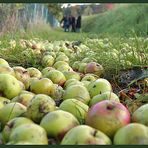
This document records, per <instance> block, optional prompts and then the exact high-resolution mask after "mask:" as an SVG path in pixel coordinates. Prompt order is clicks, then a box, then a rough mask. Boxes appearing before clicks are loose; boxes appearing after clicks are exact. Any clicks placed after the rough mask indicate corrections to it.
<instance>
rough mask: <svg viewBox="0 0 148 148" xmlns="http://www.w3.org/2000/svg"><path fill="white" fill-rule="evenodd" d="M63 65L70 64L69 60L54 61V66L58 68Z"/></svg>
mask: <svg viewBox="0 0 148 148" xmlns="http://www.w3.org/2000/svg"><path fill="white" fill-rule="evenodd" d="M61 66H62V67H63V66H69V64H68V63H67V62H64V61H57V62H55V63H54V65H53V68H55V69H58V68H60V67H61Z"/></svg>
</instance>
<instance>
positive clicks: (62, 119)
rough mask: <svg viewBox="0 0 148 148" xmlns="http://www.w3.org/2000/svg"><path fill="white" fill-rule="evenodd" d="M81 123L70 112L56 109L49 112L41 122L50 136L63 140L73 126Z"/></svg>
mask: <svg viewBox="0 0 148 148" xmlns="http://www.w3.org/2000/svg"><path fill="white" fill-rule="evenodd" d="M77 125H79V122H78V120H77V119H76V118H75V116H74V115H72V114H71V113H69V112H66V111H62V110H56V111H53V112H50V113H48V114H47V115H45V116H44V117H43V119H42V120H41V122H40V126H42V127H43V128H44V129H45V130H46V132H47V134H48V136H50V137H54V138H56V139H57V140H58V141H60V140H62V138H63V137H64V135H65V134H66V133H67V132H68V131H69V130H70V129H72V128H73V127H75V126H77Z"/></svg>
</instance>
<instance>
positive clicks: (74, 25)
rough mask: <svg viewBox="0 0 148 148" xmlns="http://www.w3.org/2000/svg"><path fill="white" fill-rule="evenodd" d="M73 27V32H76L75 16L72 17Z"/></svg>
mask: <svg viewBox="0 0 148 148" xmlns="http://www.w3.org/2000/svg"><path fill="white" fill-rule="evenodd" d="M71 26H72V28H71V31H72V32H76V20H75V17H74V16H72V17H71Z"/></svg>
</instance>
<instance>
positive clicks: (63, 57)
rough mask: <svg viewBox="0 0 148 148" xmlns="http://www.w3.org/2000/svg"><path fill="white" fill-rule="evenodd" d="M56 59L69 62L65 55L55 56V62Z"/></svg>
mask: <svg viewBox="0 0 148 148" xmlns="http://www.w3.org/2000/svg"><path fill="white" fill-rule="evenodd" d="M57 61H64V62H67V63H68V62H69V58H68V57H67V56H66V55H59V56H57V57H56V62H57Z"/></svg>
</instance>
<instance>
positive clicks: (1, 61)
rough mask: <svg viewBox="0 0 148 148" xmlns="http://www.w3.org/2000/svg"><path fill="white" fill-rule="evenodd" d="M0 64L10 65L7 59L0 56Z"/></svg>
mask: <svg viewBox="0 0 148 148" xmlns="http://www.w3.org/2000/svg"><path fill="white" fill-rule="evenodd" d="M0 65H3V66H9V63H8V62H7V61H6V60H5V59H3V58H0Z"/></svg>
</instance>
